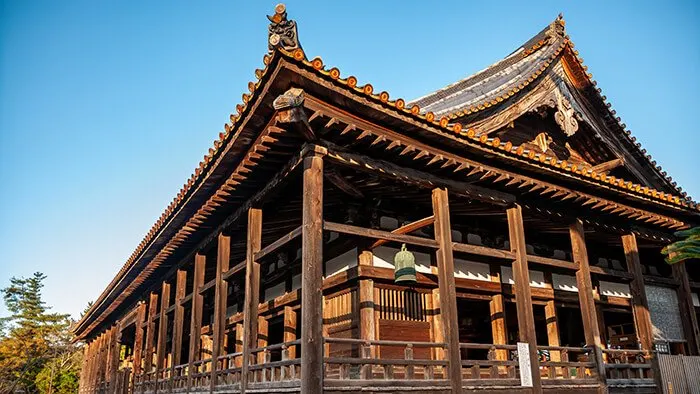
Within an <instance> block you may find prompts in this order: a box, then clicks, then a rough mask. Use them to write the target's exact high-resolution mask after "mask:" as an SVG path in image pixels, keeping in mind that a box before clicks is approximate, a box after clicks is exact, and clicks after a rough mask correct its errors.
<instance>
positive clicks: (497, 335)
mask: <svg viewBox="0 0 700 394" xmlns="http://www.w3.org/2000/svg"><path fill="white" fill-rule="evenodd" d="M490 270H491V281H492V282H494V283H498V285H499V286H500V285H501V266H500V265H495V264H493V265H491V267H490ZM489 311H490V313H491V337H492V338H493V343H494V345H505V344H507V343H508V329H507V328H506V312H505V304H504V301H503V294H502V293H501V292H499V293H498V294H494V295H492V296H491V300H490V301H489ZM496 360H500V361H505V360H508V351H507V350H505V349H499V350H496Z"/></svg>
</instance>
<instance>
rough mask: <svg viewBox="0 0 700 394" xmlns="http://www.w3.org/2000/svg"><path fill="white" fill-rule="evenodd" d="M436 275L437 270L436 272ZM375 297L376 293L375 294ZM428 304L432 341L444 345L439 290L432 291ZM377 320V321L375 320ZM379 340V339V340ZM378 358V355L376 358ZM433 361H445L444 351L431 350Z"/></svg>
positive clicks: (438, 349) (440, 349)
mask: <svg viewBox="0 0 700 394" xmlns="http://www.w3.org/2000/svg"><path fill="white" fill-rule="evenodd" d="M436 274H437V270H436ZM375 296H376V292H375ZM428 301H429V302H430V310H431V311H432V312H433V316H432V319H431V321H432V327H431V328H432V330H431V331H432V332H431V333H432V340H433V342H435V343H445V330H444V329H443V327H442V313H441V311H440V289H433V290H432V292H431V294H430V297H429V298H428ZM377 320H379V319H377ZM380 339H381V338H380ZM376 357H378V355H377V356H376ZM433 359H435V360H444V359H445V349H443V348H433Z"/></svg>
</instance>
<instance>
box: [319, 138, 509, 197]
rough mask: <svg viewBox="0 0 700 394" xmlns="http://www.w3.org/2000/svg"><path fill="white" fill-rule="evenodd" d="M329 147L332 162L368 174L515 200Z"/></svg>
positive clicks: (469, 193)
mask: <svg viewBox="0 0 700 394" xmlns="http://www.w3.org/2000/svg"><path fill="white" fill-rule="evenodd" d="M327 144H328V145H330V146H331V147H330V148H329V151H328V157H329V158H330V159H332V160H333V161H334V162H335V163H337V164H340V165H343V166H347V167H350V168H353V169H355V170H360V171H364V172H369V173H372V174H377V175H380V176H382V177H384V178H391V179H393V180H397V181H401V182H404V183H407V184H411V185H417V186H419V187H423V188H434V187H447V188H449V189H450V193H453V194H455V195H460V196H464V197H467V198H470V199H475V200H479V201H484V202H487V203H490V204H494V205H501V206H503V205H508V204H511V203H513V202H514V201H515V197H514V196H513V195H512V194H509V193H504V192H500V191H497V190H493V189H488V188H485V187H482V186H477V185H474V184H472V183H467V182H460V181H454V180H450V179H445V178H441V177H438V176H435V175H433V174H430V173H427V172H423V171H419V170H414V169H412V168H407V167H401V166H399V165H396V164H394V163H390V162H388V161H384V160H378V159H373V158H371V157H368V156H365V155H361V154H357V153H351V152H346V151H344V150H343V149H342V148H339V147H336V146H334V145H333V144H331V143H327Z"/></svg>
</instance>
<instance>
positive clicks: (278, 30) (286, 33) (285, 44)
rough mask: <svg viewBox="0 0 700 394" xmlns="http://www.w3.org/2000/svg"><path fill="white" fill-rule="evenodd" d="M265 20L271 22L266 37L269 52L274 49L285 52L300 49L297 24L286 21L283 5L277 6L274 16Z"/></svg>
mask: <svg viewBox="0 0 700 394" xmlns="http://www.w3.org/2000/svg"><path fill="white" fill-rule="evenodd" d="M267 19H269V20H270V22H271V23H270V26H269V27H268V35H267V44H268V45H267V46H268V48H269V49H270V51H274V50H275V49H276V48H282V49H284V50H287V51H292V50H294V49H297V48H301V44H300V43H299V36H298V34H297V23H296V21H293V20H290V19H287V7H286V6H285V5H284V4H283V3H279V4H277V5H276V6H275V14H274V15H268V16H267Z"/></svg>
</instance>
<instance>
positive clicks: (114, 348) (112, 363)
mask: <svg viewBox="0 0 700 394" xmlns="http://www.w3.org/2000/svg"><path fill="white" fill-rule="evenodd" d="M113 330H114V335H113V336H112V345H111V351H110V356H109V385H110V387H109V391H110V392H111V393H114V394H119V393H117V373H118V372H119V353H121V352H120V350H121V336H122V327H121V323H120V322H117V324H116V325H115V326H114V328H113Z"/></svg>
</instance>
